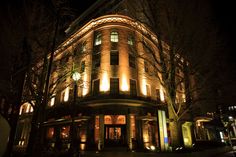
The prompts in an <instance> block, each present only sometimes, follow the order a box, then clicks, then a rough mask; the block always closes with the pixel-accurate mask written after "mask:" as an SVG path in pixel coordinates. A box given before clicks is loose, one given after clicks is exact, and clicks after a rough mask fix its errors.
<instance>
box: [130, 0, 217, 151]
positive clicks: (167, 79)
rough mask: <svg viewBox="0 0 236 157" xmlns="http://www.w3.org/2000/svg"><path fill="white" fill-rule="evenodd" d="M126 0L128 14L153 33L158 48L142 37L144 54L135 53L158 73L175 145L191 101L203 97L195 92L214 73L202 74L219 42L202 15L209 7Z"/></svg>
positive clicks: (178, 139)
mask: <svg viewBox="0 0 236 157" xmlns="http://www.w3.org/2000/svg"><path fill="white" fill-rule="evenodd" d="M127 2H128V4H129V5H127V6H129V7H130V8H128V10H129V11H130V12H129V14H130V15H132V16H134V17H135V18H136V19H137V20H138V21H140V22H142V23H144V24H145V25H146V26H148V27H149V28H150V29H151V30H152V31H153V33H154V34H155V35H156V38H157V41H154V43H156V47H158V51H153V49H152V48H151V47H150V45H148V44H147V42H146V41H145V39H144V40H142V41H140V42H142V43H143V45H144V49H145V52H146V55H145V54H144V53H143V54H142V55H139V56H138V57H140V58H142V59H143V60H145V61H146V62H148V63H149V66H150V67H152V68H153V69H154V72H156V73H158V75H156V76H157V78H158V80H159V82H160V84H161V86H162V87H163V88H164V91H165V99H166V103H167V107H168V114H169V127H170V137H171V145H172V146H174V147H177V146H179V145H181V141H182V140H181V119H183V118H185V119H186V118H187V117H189V116H190V117H189V118H187V119H189V120H191V114H190V113H191V111H192V110H193V108H194V105H195V104H196V103H197V102H199V101H200V100H201V99H202V98H200V97H198V94H199V92H201V91H202V89H203V87H204V85H206V83H207V81H208V77H211V76H212V74H213V73H214V70H212V71H209V73H208V74H207V75H205V76H202V75H201V72H202V71H203V70H204V68H203V67H204V65H206V62H208V61H209V60H207V59H209V57H211V56H212V55H213V52H214V51H215V50H216V47H217V44H218V43H217V42H218V41H217V40H216V38H215V37H216V29H215V28H212V27H209V21H210V19H209V16H203V15H204V14H206V13H207V12H206V11H207V10H208V9H209V8H206V6H207V5H206V4H207V3H204V4H202V3H200V2H196V1H193V2H192V1H191V3H190V2H186V1H184V2H179V1H171V0H158V1H157V0H142V1H140V3H136V2H135V3H134V1H132V0H130V1H127ZM132 4H135V6H134V5H132ZM206 15H209V14H206ZM180 73H181V74H180ZM179 74H180V75H179ZM198 80H200V81H198ZM181 88H184V89H183V90H180V89H181ZM179 94H182V95H184V97H183V100H182V101H179V100H178V99H179V98H178V95H179ZM187 113H188V114H187Z"/></svg>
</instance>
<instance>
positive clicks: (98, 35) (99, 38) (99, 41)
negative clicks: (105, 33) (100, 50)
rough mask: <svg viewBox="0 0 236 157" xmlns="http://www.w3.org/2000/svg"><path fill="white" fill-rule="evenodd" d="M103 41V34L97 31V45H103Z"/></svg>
mask: <svg viewBox="0 0 236 157" xmlns="http://www.w3.org/2000/svg"><path fill="white" fill-rule="evenodd" d="M101 43H102V35H101V33H97V34H96V35H95V46H96V45H101Z"/></svg>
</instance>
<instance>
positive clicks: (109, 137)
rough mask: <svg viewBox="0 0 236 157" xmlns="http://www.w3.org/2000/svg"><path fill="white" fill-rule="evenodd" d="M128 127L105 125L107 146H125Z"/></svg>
mask: <svg viewBox="0 0 236 157" xmlns="http://www.w3.org/2000/svg"><path fill="white" fill-rule="evenodd" d="M125 135H126V125H105V145H106V146H111V147H112V146H125V144H126V136H125Z"/></svg>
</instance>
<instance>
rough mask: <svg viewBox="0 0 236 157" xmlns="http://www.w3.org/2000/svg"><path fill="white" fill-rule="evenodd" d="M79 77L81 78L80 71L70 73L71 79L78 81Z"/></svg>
mask: <svg viewBox="0 0 236 157" xmlns="http://www.w3.org/2000/svg"><path fill="white" fill-rule="evenodd" d="M80 78H81V75H80V73H78V72H77V71H75V72H73V74H72V79H73V80H74V81H78V80H79V79H80Z"/></svg>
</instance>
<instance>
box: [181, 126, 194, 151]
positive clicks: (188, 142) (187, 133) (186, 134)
mask: <svg viewBox="0 0 236 157" xmlns="http://www.w3.org/2000/svg"><path fill="white" fill-rule="evenodd" d="M191 125H192V123H191V122H185V123H184V124H182V135H183V140H184V146H185V147H187V148H191V147H192V136H191Z"/></svg>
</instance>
